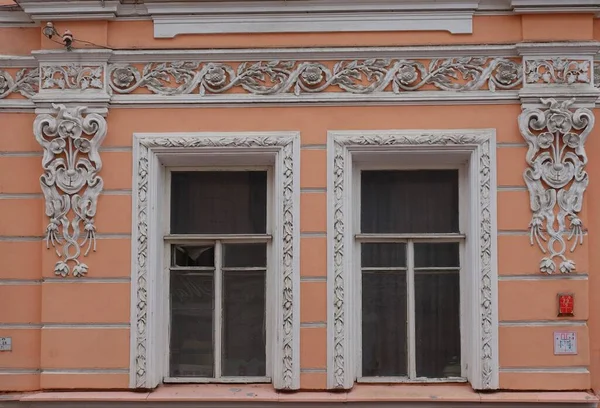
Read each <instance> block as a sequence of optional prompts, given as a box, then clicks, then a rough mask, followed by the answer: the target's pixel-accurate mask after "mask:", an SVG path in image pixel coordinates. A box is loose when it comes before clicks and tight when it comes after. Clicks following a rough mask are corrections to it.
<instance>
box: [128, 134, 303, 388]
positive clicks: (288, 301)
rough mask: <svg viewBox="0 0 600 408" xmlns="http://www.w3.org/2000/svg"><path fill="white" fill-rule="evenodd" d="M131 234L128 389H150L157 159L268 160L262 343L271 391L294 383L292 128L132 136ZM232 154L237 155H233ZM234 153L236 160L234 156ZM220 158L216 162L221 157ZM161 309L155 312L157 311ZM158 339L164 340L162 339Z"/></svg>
mask: <svg viewBox="0 0 600 408" xmlns="http://www.w3.org/2000/svg"><path fill="white" fill-rule="evenodd" d="M133 154H134V176H133V177H134V180H133V192H132V196H133V239H132V285H131V286H132V297H131V299H132V307H131V311H132V322H131V323H132V327H134V328H135V329H133V331H132V336H131V375H130V384H131V387H132V388H154V387H156V386H157V385H158V384H159V383H160V382H161V381H162V378H163V374H164V371H163V369H164V365H165V364H166V363H165V361H164V356H165V355H167V354H166V353H167V347H168V344H163V343H161V340H160V339H162V338H163V336H164V334H165V333H166V330H167V329H166V327H167V326H166V323H165V320H164V308H163V306H162V304H161V301H160V299H162V298H163V296H165V294H164V293H163V292H161V290H163V289H164V288H163V287H161V285H159V283H158V281H159V279H160V276H162V273H163V269H162V259H161V258H162V256H163V255H162V252H161V251H162V249H161V248H163V242H162V237H163V234H164V232H163V231H162V230H161V229H160V228H161V225H162V224H161V222H160V220H161V217H162V216H163V214H161V213H160V210H158V209H157V208H158V207H159V206H160V205H159V203H160V202H161V200H162V198H161V194H162V192H163V191H165V189H164V188H163V186H162V184H161V183H162V182H161V180H162V176H161V174H162V173H161V166H162V164H161V163H162V161H161V160H163V158H165V160H171V161H174V160H175V161H176V160H177V159H176V157H177V156H178V154H179V155H180V157H183V158H184V159H186V160H187V163H188V165H189V158H190V157H194V158H197V159H198V160H197V163H198V165H202V164H203V163H206V162H207V160H211V162H212V163H213V164H214V163H215V160H217V161H218V160H219V157H222V158H223V160H227V157H231V155H232V154H233V155H236V163H239V161H243V160H244V159H243V158H244V157H249V159H248V160H253V159H252V158H254V159H256V157H258V156H261V157H270V158H272V159H273V160H274V164H275V169H274V174H275V186H274V196H275V197H278V200H277V201H276V203H275V209H274V211H273V213H274V216H275V217H276V219H275V220H274V221H275V222H274V225H276V226H277V228H276V229H275V230H274V231H273V240H272V243H273V254H274V255H273V260H274V266H273V269H274V270H275V271H276V273H277V278H276V282H277V283H276V284H275V288H274V292H275V295H274V298H275V299H276V300H275V301H274V305H275V306H272V307H273V311H274V314H275V316H276V317H275V321H276V324H275V329H274V332H275V333H276V339H275V338H274V344H275V346H274V347H275V349H274V350H268V352H269V353H271V356H272V361H273V365H272V367H273V369H272V371H273V373H272V377H273V385H274V386H275V388H277V389H279V390H296V389H298V388H299V386H300V366H299V364H300V363H299V362H300V355H299V353H300V350H299V347H300V315H299V312H300V309H299V293H300V270H299V262H300V261H299V256H300V252H299V245H300V224H299V218H300V182H299V177H300V169H299V166H300V157H299V155H300V136H299V134H298V133H297V132H262V133H252V132H246V133H235V134H233V133H185V134H179V133H171V134H169V133H167V134H136V135H134V150H133ZM238 155H239V156H238ZM237 157H239V160H238V159H237ZM221 163H222V162H221ZM161 316H162V317H161ZM165 343H166V342H165Z"/></svg>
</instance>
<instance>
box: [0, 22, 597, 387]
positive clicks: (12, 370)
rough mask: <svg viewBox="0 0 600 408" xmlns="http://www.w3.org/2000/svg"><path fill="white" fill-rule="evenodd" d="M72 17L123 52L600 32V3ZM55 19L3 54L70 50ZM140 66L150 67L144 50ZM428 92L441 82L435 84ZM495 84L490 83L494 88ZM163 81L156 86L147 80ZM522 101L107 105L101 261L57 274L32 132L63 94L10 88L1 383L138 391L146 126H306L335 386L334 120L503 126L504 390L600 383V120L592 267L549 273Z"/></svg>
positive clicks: (316, 254) (310, 243)
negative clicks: (426, 24) (528, 176)
mask: <svg viewBox="0 0 600 408" xmlns="http://www.w3.org/2000/svg"><path fill="white" fill-rule="evenodd" d="M59 24H60V27H61V29H65V28H68V29H69V30H71V31H72V32H74V33H76V35H77V37H78V38H85V39H86V40H87V41H89V42H90V43H93V44H95V47H98V48H99V49H103V50H104V49H105V48H110V49H113V50H117V51H119V52H121V53H126V52H128V51H131V50H151V51H152V50H163V49H164V50H170V51H175V50H181V49H184V50H207V49H216V48H219V49H221V50H222V51H223V50H230V49H243V48H247V49H261V50H265V49H276V48H282V49H285V48H290V47H299V48H306V49H308V48H310V47H386V46H389V47H392V46H398V47H399V46H428V45H435V46H440V47H442V46H448V47H450V46H459V45H460V46H466V45H476V46H481V47H493V46H504V45H506V46H508V45H514V44H517V43H518V44H520V46H521V47H523V46H526V44H528V43H532V42H536V43H537V42H539V43H540V44H541V45H540V46H542V45H544V46H547V44H548V43H553V42H562V43H566V44H567V43H578V44H579V43H581V44H584V45H581V48H585V47H586V46H590V47H591V45H589V44H591V42H592V41H598V40H600V22H599V20H598V19H595V17H594V14H592V13H576V14H570V13H565V14H562V13H553V14H545V15H541V14H533V13H532V14H511V13H504V14H503V13H496V14H494V13H489V14H487V15H475V17H474V18H473V33H472V34H460V35H455V34H450V33H448V32H442V31H435V32H434V31H429V32H393V33H392V32H367V33H284V34H214V35H205V34H203V35H200V34H192V35H180V36H177V37H175V38H172V39H161V38H155V37H154V34H153V30H154V25H153V23H152V21H150V20H135V21H123V20H114V21H104V20H103V21H61V22H60V23H57V26H58V25H59ZM42 27H43V24H42V25H41V26H27V27H0V38H3V39H6V38H9V39H10V41H2V42H0V54H2V55H5V56H13V57H24V56H29V55H31V53H32V51H36V50H60V49H62V48H63V46H62V45H61V44H57V43H56V42H55V41H52V40H49V39H47V38H46V37H44V35H43V34H42V31H41V29H42ZM90 48H91V47H90ZM540 52H541V51H540ZM586 52H588V51H586ZM34 54H35V53H34ZM534 54H535V52H534ZM538 54H539V52H538ZM36 55H37V54H36ZM121 55H123V54H121ZM428 55H429V54H428ZM511 55H513V56H512V57H510V58H513V59H514V60H515V61H516V60H519V59H521V57H522V55H520V54H518V53H516V52H515V53H514V54H511ZM535 55H537V54H535ZM586 55H587V54H586ZM37 58H41V57H40V56H39V55H37ZM423 61H425V60H424V59H423ZM34 62H35V63H36V64H37V62H38V61H37V60H36V61H34ZM80 62H81V61H78V63H80ZM136 64H137V65H136ZM325 64H326V65H327V64H328V66H329V65H332V64H330V63H328V62H325ZM0 65H1V60H0ZM134 65H135V66H136V67H138V68H141V69H143V68H142V66H143V64H142V63H138V62H135V64H134ZM592 65H593V63H592ZM0 68H2V69H4V68H3V67H2V66H0ZM17 71H18V69H17V68H16V65H15V66H10V67H7V68H6V72H8V73H10V75H12V76H13V77H14V76H16V75H17ZM545 85H548V84H544V86H545ZM0 88H1V87H0ZM424 89H425V90H426V91H431V90H437V89H435V87H434V86H433V85H431V84H428V85H425V87H424ZM426 91H425V92H426ZM480 91H481V92H484V91H486V92H487V91H490V89H489V88H487V87H486V86H484V87H483V88H482V89H481V90H480ZM235 92H238V91H236V90H232V91H231V92H230V93H235ZM334 92H341V91H340V90H339V89H338V90H335V91H331V93H334ZM478 92H479V91H478ZM561 92H563V94H561V97H563V98H564V97H566V96H569V92H567V91H564V89H563V88H561ZM548 93H549V94H551V92H548ZM149 94H150V91H148V90H147V89H142V88H140V89H138V90H137V91H135V92H133V93H132V95H133V96H136V95H149ZM459 94H460V92H459ZM57 95H60V92H58V93H57ZM63 95H66V94H64V93H63ZM496 95H497V94H496ZM460 96H461V97H462V96H463V95H460ZM593 96H594V95H592V96H589V100H586V103H587V105H586V106H589V105H593V104H594V101H591V102H590V100H592V99H593ZM494 97H495V98H496V97H497V96H494ZM106 98H109V96H106ZM511 98H512V99H509V98H507V99H506V100H501V99H500V98H498V99H494V100H489V101H485V103H475V102H469V103H464V101H463V102H461V103H462V104H453V102H454V101H451V102H448V101H445V102H444V103H440V102H435V101H433V102H432V101H425V102H423V104H422V105H416V104H410V103H408V104H397V105H394V104H386V103H380V104H375V103H369V102H361V103H357V104H355V105H357V106H341V104H336V103H335V102H332V103H330V104H322V105H319V106H317V105H316V104H314V105H311V104H310V103H306V104H297V105H294V104H287V105H286V104H284V103H280V104H270V105H264V106H253V105H252V104H247V105H243V106H240V105H235V106H232V105H227V106H222V107H217V106H214V105H211V106H199V105H200V104H197V105H190V106H186V105H185V104H181V105H179V106H177V107H170V106H167V104H164V105H161V104H159V103H156V104H154V105H152V104H148V105H147V106H144V107H141V106H140V105H135V104H131V106H127V107H123V105H125V103H123V104H122V105H118V104H114V105H108V104H107V106H108V108H107V112H108V113H107V115H106V120H107V128H108V133H107V136H106V138H105V140H104V141H103V144H102V146H101V148H100V154H101V157H102V162H103V167H102V170H101V173H100V175H101V176H102V178H103V180H104V190H103V192H102V193H101V195H100V197H99V200H98V210H97V215H96V219H95V225H96V227H97V232H98V241H97V248H96V251H95V252H92V253H91V254H90V255H89V256H88V257H87V258H86V263H87V265H88V266H89V269H90V271H93V273H90V274H89V275H88V276H87V277H84V278H72V277H66V278H63V277H57V276H55V275H54V264H55V262H56V261H57V259H58V258H57V256H56V254H55V252H54V250H53V249H47V247H46V243H45V242H44V240H43V235H44V233H45V229H46V225H47V223H48V220H47V218H46V216H45V202H44V198H43V195H42V191H41V189H40V175H41V174H42V166H41V162H42V149H41V147H40V145H39V144H38V143H37V142H36V140H35V138H34V136H33V132H32V125H33V122H34V120H35V118H36V113H35V111H34V109H35V108H36V107H37V108H40V107H41V109H42V110H43V109H45V110H48V109H49V107H48V105H49V104H48V103H47V102H48V101H43V102H44V103H45V104H44V103H41V102H39V101H36V102H34V103H33V104H32V105H31V106H29V105H28V106H29V107H28V108H26V109H25V108H22V109H21V108H19V106H20V105H18V103H21V102H23V103H25V102H28V101H29V99H31V98H29V99H28V97H27V96H26V95H22V94H20V93H14V94H10V95H8V96H7V97H6V98H5V99H4V100H5V101H7V100H9V101H10V102H11V103H15V104H16V105H11V108H10V109H8V108H7V109H4V110H0V129H1V133H2V134H1V136H0V263H1V264H0V265H1V266H0V337H11V338H12V343H13V348H12V351H10V352H0V391H31V390H40V389H44V390H50V389H53V390H55V389H102V390H107V389H127V388H129V386H130V378H129V372H130V367H129V366H130V339H131V331H132V330H134V329H135V328H132V327H131V324H132V323H131V306H130V301H131V298H130V296H131V275H132V274H131V269H132V267H131V264H132V255H131V251H132V250H131V247H132V243H131V236H132V231H131V229H132V221H133V219H132V196H131V191H132V179H133V174H132V171H133V170H132V169H133V163H132V160H133V159H132V145H133V143H132V142H133V135H134V133H144V132H152V133H160V132H163V133H169V132H248V131H254V132H261V131H265V132H266V131H298V132H300V137H301V148H300V188H301V197H300V299H299V304H300V324H301V326H300V358H299V362H300V388H301V389H302V390H324V389H326V388H327V361H328V357H327V343H328V334H327V307H328V305H329V303H330V299H328V297H327V255H328V254H327V238H328V237H327V205H328V201H327V194H328V191H327V132H328V131H331V130H389V129H495V131H496V142H497V145H496V157H497V209H498V220H497V225H498V236H497V242H498V254H497V255H498V256H497V257H498V274H499V281H498V319H499V338H498V341H499V348H498V349H499V365H500V374H499V387H500V388H501V389H505V390H514V391H522V390H550V391H559V390H588V389H590V388H593V389H594V390H596V391H598V390H600V295H599V294H600V276H598V274H597V273H596V268H600V252H599V251H594V250H593V248H597V247H598V245H600V238H599V236H600V216H599V215H598V214H597V212H596V211H594V208H595V207H596V203H597V202H600V161H599V160H598V159H597V156H598V154H600V140H599V137H600V135H599V134H598V133H599V132H600V130H599V129H598V128H594V130H593V131H592V133H591V134H590V136H589V137H588V141H587V143H586V152H587V156H588V158H589V163H588V164H587V166H588V167H587V171H588V173H589V176H590V183H589V186H588V188H587V190H586V192H585V195H584V203H583V208H582V211H581V213H580V218H581V219H582V221H583V225H584V226H585V227H586V234H585V239H584V243H583V245H581V246H578V248H577V250H576V251H575V252H574V253H573V254H569V257H570V258H571V259H573V260H574V261H575V262H576V264H577V274H573V275H554V276H546V275H543V274H541V273H540V271H539V262H540V259H541V258H542V256H543V254H542V252H541V251H540V250H539V249H538V248H537V247H535V246H531V245H530V236H529V230H528V228H529V223H530V221H531V216H532V213H531V209H530V196H529V192H528V190H527V187H526V185H525V182H524V179H523V172H524V170H525V169H526V161H525V157H526V153H527V145H526V144H525V142H524V140H523V137H522V135H521V133H520V131H519V128H518V121H517V120H518V119H517V118H518V117H519V115H520V114H521V112H522V106H521V102H522V101H528V100H527V95H520V94H518V92H517V91H515V93H514V95H512V96H511ZM519 98H522V100H521V99H519ZM458 99H459V97H457V100H458ZM15 101H17V102H15ZM35 103H37V104H38V105H35ZM72 104H79V102H73V103H72ZM330 105H335V106H330ZM14 106H17V108H15V107H14ZM23 106H24V105H23ZM0 107H1V105H0ZM593 112H594V114H596V113H598V110H597V109H593ZM563 292H568V293H573V294H574V295H575V299H576V309H575V310H576V312H575V316H573V317H560V318H559V317H558V316H557V294H558V293H563ZM559 330H569V331H574V332H576V333H577V336H578V354H577V355H567V356H557V355H555V354H554V350H553V345H554V344H553V332H554V331H559ZM399 386H400V385H399Z"/></svg>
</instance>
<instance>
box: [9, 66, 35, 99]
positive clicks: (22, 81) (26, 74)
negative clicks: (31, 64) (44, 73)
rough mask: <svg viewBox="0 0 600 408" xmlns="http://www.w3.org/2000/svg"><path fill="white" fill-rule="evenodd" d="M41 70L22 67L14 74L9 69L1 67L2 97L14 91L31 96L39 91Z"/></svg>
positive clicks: (27, 96)
mask: <svg viewBox="0 0 600 408" xmlns="http://www.w3.org/2000/svg"><path fill="white" fill-rule="evenodd" d="M39 79H40V78H39V70H38V69H37V68H22V69H20V70H18V71H17V72H16V74H15V76H14V78H13V76H12V75H11V74H10V73H8V71H5V70H2V69H0V99H2V98H6V97H7V96H8V95H10V94H12V93H19V94H21V95H23V96H24V97H26V98H31V97H33V95H35V94H36V93H37V92H38V84H39Z"/></svg>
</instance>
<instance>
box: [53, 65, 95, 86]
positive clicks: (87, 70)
mask: <svg viewBox="0 0 600 408" xmlns="http://www.w3.org/2000/svg"><path fill="white" fill-rule="evenodd" d="M103 75H104V68H103V67H102V66H93V67H87V66H81V65H76V64H69V65H64V66H42V79H41V83H42V89H53V88H59V89H80V90H86V89H92V88H95V89H102V88H103V87H104V81H103Z"/></svg>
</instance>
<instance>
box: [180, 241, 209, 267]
mask: <svg viewBox="0 0 600 408" xmlns="http://www.w3.org/2000/svg"><path fill="white" fill-rule="evenodd" d="M172 248H173V257H172V266H214V265H215V248H214V247H213V246H198V245H173V247H172Z"/></svg>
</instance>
